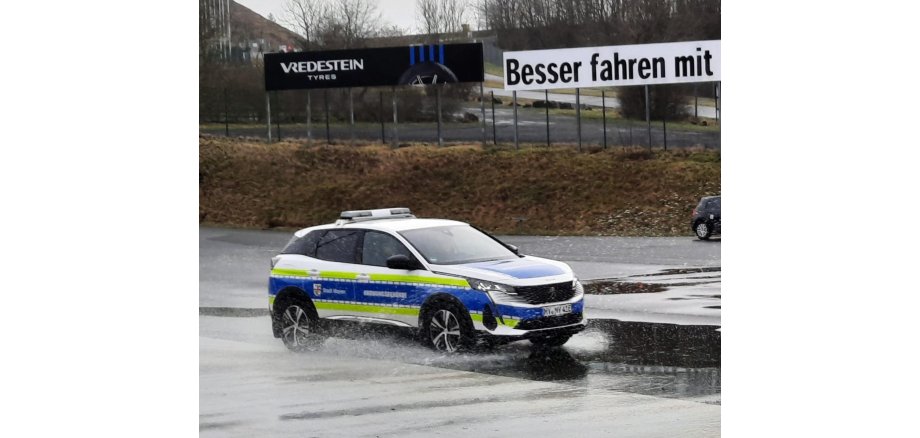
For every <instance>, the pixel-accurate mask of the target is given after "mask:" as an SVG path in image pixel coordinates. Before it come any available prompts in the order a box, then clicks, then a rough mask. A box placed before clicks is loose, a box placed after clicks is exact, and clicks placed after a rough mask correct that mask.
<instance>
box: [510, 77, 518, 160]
mask: <svg viewBox="0 0 920 438" xmlns="http://www.w3.org/2000/svg"><path fill="white" fill-rule="evenodd" d="M511 106H512V107H513V108H514V149H515V150H516V149H517V148H518V119H517V91H512V92H511Z"/></svg>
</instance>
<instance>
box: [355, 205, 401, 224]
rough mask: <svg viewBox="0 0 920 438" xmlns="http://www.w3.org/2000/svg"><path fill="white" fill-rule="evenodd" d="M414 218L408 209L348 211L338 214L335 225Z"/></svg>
mask: <svg viewBox="0 0 920 438" xmlns="http://www.w3.org/2000/svg"><path fill="white" fill-rule="evenodd" d="M397 218H415V216H413V215H412V211H411V210H409V209H408V208H404V207H400V208H381V209H377V210H349V211H343V212H342V213H340V214H339V220H338V221H337V223H348V222H360V221H372V220H379V219H397Z"/></svg>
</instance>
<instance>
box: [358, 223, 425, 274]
mask: <svg viewBox="0 0 920 438" xmlns="http://www.w3.org/2000/svg"><path fill="white" fill-rule="evenodd" d="M396 254H402V255H405V256H407V257H409V258H413V257H412V253H410V252H409V250H408V249H406V246H405V245H403V244H402V243H401V242H400V241H398V240H396V238H395V237H393V236H391V235H389V234H386V233H381V232H378V231H368V232H367V233H365V234H364V248H363V249H362V252H361V263H363V264H365V265H371V266H384V267H385V266H386V265H387V259H388V258H390V257H392V256H394V255H396Z"/></svg>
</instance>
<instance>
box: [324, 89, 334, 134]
mask: <svg viewBox="0 0 920 438" xmlns="http://www.w3.org/2000/svg"><path fill="white" fill-rule="evenodd" d="M323 106H325V107H326V143H327V144H331V143H332V137H331V136H330V135H329V89H328V88H324V89H323Z"/></svg>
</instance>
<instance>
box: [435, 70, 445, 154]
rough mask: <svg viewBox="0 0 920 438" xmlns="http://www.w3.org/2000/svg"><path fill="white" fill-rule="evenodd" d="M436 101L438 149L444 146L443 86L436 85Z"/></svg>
mask: <svg viewBox="0 0 920 438" xmlns="http://www.w3.org/2000/svg"><path fill="white" fill-rule="evenodd" d="M434 100H435V106H437V111H438V147H441V146H444V136H443V135H441V86H440V85H438V84H434Z"/></svg>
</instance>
